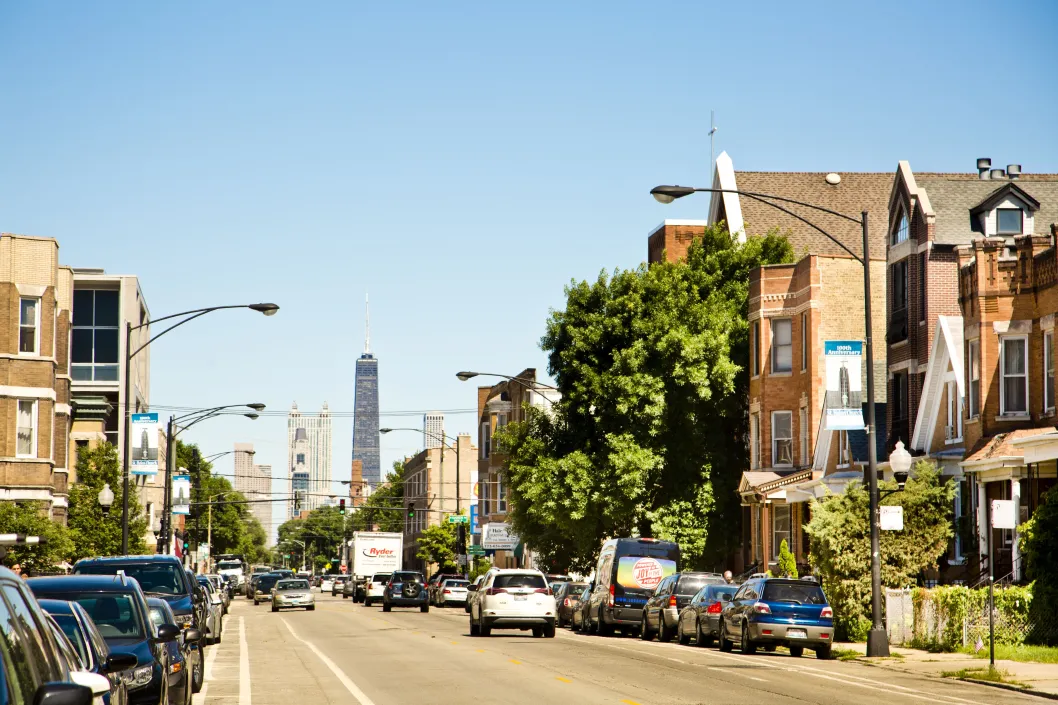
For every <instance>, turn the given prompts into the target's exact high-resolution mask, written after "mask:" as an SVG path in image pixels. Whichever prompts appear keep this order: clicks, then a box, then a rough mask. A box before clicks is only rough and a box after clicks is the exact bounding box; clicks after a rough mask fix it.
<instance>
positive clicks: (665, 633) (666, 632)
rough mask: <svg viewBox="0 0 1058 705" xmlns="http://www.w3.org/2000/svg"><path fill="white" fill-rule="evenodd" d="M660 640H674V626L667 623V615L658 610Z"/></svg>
mask: <svg viewBox="0 0 1058 705" xmlns="http://www.w3.org/2000/svg"><path fill="white" fill-rule="evenodd" d="M658 641H664V642H668V641H672V627H670V626H669V625H667V624H665V615H664V614H663V613H661V612H658Z"/></svg>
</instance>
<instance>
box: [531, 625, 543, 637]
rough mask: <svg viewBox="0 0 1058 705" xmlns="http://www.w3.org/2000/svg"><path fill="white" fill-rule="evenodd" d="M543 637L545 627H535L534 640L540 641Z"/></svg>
mask: <svg viewBox="0 0 1058 705" xmlns="http://www.w3.org/2000/svg"><path fill="white" fill-rule="evenodd" d="M543 636H544V628H543V627H533V638H534V639H540V638H541V637H543Z"/></svg>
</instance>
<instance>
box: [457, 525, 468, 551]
mask: <svg viewBox="0 0 1058 705" xmlns="http://www.w3.org/2000/svg"><path fill="white" fill-rule="evenodd" d="M466 552H467V525H466V524H457V525H456V554H457V555H460V556H462V555H464V554H465V553H466Z"/></svg>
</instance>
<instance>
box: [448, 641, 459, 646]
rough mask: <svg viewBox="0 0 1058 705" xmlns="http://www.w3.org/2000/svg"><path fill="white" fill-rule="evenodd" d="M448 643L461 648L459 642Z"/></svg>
mask: <svg viewBox="0 0 1058 705" xmlns="http://www.w3.org/2000/svg"><path fill="white" fill-rule="evenodd" d="M448 643H450V644H451V645H452V646H459V642H458V641H450V642H448Z"/></svg>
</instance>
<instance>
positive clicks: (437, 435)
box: [422, 411, 445, 448]
mask: <svg viewBox="0 0 1058 705" xmlns="http://www.w3.org/2000/svg"><path fill="white" fill-rule="evenodd" d="M444 434H445V415H444V414H442V413H441V412H440V411H430V412H427V413H425V414H423V417H422V447H423V448H440V447H441V446H442V445H444V443H442V441H443V440H444Z"/></svg>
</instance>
